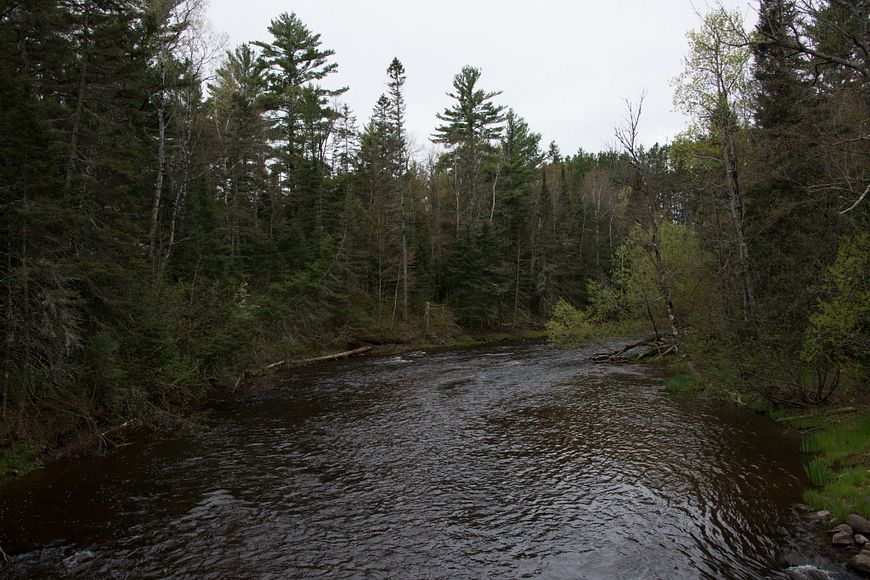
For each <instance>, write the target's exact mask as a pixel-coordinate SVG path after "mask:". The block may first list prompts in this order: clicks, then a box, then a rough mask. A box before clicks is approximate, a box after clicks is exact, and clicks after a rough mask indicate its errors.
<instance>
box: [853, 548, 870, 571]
mask: <svg viewBox="0 0 870 580" xmlns="http://www.w3.org/2000/svg"><path fill="white" fill-rule="evenodd" d="M848 564H849V567H850V568H852V569H853V570H857V571H858V572H861V573H862V574H864V575H865V576H870V552H867V551H864V552H861V553H860V554H858V555H857V556H852V557H851V558H849V562H848Z"/></svg>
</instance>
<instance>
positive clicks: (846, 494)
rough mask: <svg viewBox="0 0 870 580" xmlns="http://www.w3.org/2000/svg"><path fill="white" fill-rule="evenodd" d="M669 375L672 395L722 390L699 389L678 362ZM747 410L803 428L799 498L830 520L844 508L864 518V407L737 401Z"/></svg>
mask: <svg viewBox="0 0 870 580" xmlns="http://www.w3.org/2000/svg"><path fill="white" fill-rule="evenodd" d="M669 368H670V370H671V373H672V377H671V378H670V379H668V380H667V381H666V383H665V388H666V390H667V392H668V393H670V394H673V395H686V394H698V395H700V396H716V394H717V393H718V394H722V393H723V392H724V391H716V390H715V389H713V390H712V391H702V390H699V388H698V386H697V384H696V383H695V381H694V379H693V378H692V377H691V376H690V375H688V374H685V369H684V368H682V365H680V364H679V362H678V361H676V360H674V361H672V362H671V364H669ZM741 403H742V404H743V405H744V406H746V407H747V408H748V409H751V410H752V411H755V412H762V413H765V414H767V415H768V416H769V417H770V418H771V420H773V421H776V422H777V423H779V424H781V425H783V426H785V427H788V428H789V429H793V430H795V431H799V432H801V433H803V435H804V438H803V440H802V442H801V451H802V452H803V454H804V456H805V458H804V470H805V471H806V474H807V477H808V478H809V480H810V483H811V485H812V487H810V488H809V489H807V490H806V491H805V492H804V502H805V503H806V504H808V505H809V506H811V507H812V508H814V509H819V510H827V511H829V512H831V516H832V518H833V519H834V520H836V521H842V520H843V519H845V517H846V516H847V515H849V514H850V513H857V514H860V515H862V516H864V517H867V518H870V470H868V467H870V408H867V407H866V406H849V407H845V406H842V405H840V406H836V405H835V406H833V407H830V408H816V409H812V410H796V409H794V408H774V407H771V406H769V405H768V404H766V403H764V402H763V401H761V400H755V401H754V402H753V401H741Z"/></svg>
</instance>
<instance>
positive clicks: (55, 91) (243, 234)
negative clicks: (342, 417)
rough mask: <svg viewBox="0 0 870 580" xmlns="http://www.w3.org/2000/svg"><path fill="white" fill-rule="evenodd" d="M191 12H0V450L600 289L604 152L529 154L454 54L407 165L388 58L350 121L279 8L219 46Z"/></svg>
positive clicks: (313, 54)
mask: <svg viewBox="0 0 870 580" xmlns="http://www.w3.org/2000/svg"><path fill="white" fill-rule="evenodd" d="M203 10H204V8H203V6H202V4H201V3H200V2H199V1H198V0H28V1H27V2H14V1H6V2H3V3H0V203H2V209H3V211H2V216H3V218H2V219H3V224H2V229H0V241H2V252H3V257H4V259H3V261H2V262H3V266H2V269H3V276H2V306H0V309H2V317H0V319H2V325H3V355H2V359H3V360H2V366H3V371H2V376H3V392H2V400H0V446H3V445H9V444H12V443H13V442H15V441H20V440H23V439H25V438H33V437H35V438H37V439H40V440H42V441H44V440H47V439H50V438H52V437H55V436H56V435H57V434H59V433H65V432H71V431H73V430H76V429H80V428H82V427H87V428H89V429H95V430H96V429H97V426H98V425H102V424H105V423H108V422H119V421H122V420H124V419H126V418H129V417H137V418H139V417H147V418H150V419H160V418H162V417H169V416H170V414H169V413H168V411H171V410H172V409H177V408H179V407H184V406H190V405H194V404H196V403H197V402H198V401H200V400H201V398H202V395H203V393H204V391H205V389H206V388H207V386H208V384H209V383H218V384H232V383H233V382H235V380H236V378H237V377H238V376H239V375H240V374H241V373H242V372H243V371H244V370H246V369H255V368H259V367H261V366H263V364H264V363H266V362H271V361H274V360H280V359H285V358H287V357H288V356H293V355H294V353H301V352H303V351H313V350H340V349H341V348H343V347H345V346H351V345H354V344H360V343H364V342H365V341H372V342H377V341H390V340H407V339H410V338H414V337H417V338H420V339H423V340H430V341H434V340H439V339H442V338H444V337H445V336H450V335H451V334H454V333H457V332H463V331H467V330H478V329H486V328H492V327H495V326H499V325H514V326H523V325H527V324H529V323H532V322H535V323H540V322H542V321H543V320H545V319H546V318H547V317H548V316H549V314H550V312H551V310H552V308H553V306H554V304H555V303H556V302H557V300H558V299H559V298H563V299H566V300H569V301H571V302H573V303H576V304H582V303H584V302H585V280H586V279H590V278H591V279H596V280H603V279H605V278H606V276H607V273H608V272H609V270H610V266H611V254H612V251H613V250H614V248H615V247H616V246H617V244H618V242H619V240H620V239H621V237H623V236H624V234H625V231H626V225H625V224H624V223H622V222H620V221H619V220H618V215H619V213H618V212H617V211H616V208H617V207H622V206H624V205H625V196H624V195H623V194H622V193H620V186H619V185H618V184H617V183H616V182H614V180H613V179H612V176H611V174H612V171H613V167H614V165H615V163H616V162H617V158H618V157H619V155H617V154H612V153H607V154H601V155H593V154H588V153H584V152H582V151H581V152H579V153H577V154H576V155H569V156H563V155H562V154H561V153H560V152H559V149H558V147H557V146H556V145H555V144H551V145H550V146H549V148H547V150H546V152H545V151H543V148H542V146H541V142H540V141H541V138H540V135H539V134H537V133H535V132H534V131H533V130H532V129H531V128H530V127H529V126H528V124H527V123H526V122H525V121H524V120H523V119H522V118H521V117H520V115H519V114H517V113H515V112H514V111H512V110H510V109H507V108H506V107H505V106H504V105H503V104H501V103H500V100H501V97H500V94H499V93H498V92H497V91H490V90H486V89H484V88H482V87H483V86H484V83H483V81H482V80H481V71H480V70H479V69H476V68H474V67H470V66H469V67H464V68H463V69H462V70H461V71H459V72H458V74H457V75H456V77H455V79H454V82H453V87H452V89H451V88H450V87H445V90H450V95H451V99H452V104H451V106H450V107H448V108H447V109H446V110H444V111H442V112H440V113H438V114H437V118H438V121H437V127H434V128H433V135H432V141H433V142H434V143H436V144H438V145H437V149H438V153H431V154H429V155H424V154H423V153H422V152H421V151H414V150H412V148H411V144H410V143H409V139H408V134H407V129H406V126H405V89H404V86H405V78H406V72H405V70H404V67H403V65H402V63H401V62H400V61H399V60H398V59H395V60H393V61H392V62H387V63H384V77H383V81H384V89H385V90H384V94H383V96H382V97H381V98H380V99H379V100H378V101H377V102H376V103H374V104H373V109H372V111H371V113H370V114H369V115H367V119H366V120H363V121H360V120H358V119H357V118H356V117H355V116H354V113H353V112H352V111H351V110H350V109H349V108H348V107H347V106H346V105H344V104H342V102H341V96H342V94H343V93H344V92H345V91H346V88H345V87H340V86H337V85H336V84H335V83H334V82H333V78H334V74H333V73H334V72H335V71H336V67H337V64H336V62H335V60H334V54H333V52H332V51H331V50H329V49H328V48H326V47H324V46H323V45H322V43H321V40H320V36H319V35H318V34H317V33H315V32H313V31H311V30H309V29H308V28H307V27H306V26H305V24H304V23H303V22H301V21H300V20H299V18H298V17H297V16H295V15H294V14H282V15H280V16H278V17H277V18H275V19H274V20H273V21H272V23H271V25H270V26H269V29H268V37H269V38H270V40H269V41H266V42H252V43H248V44H243V45H241V46H239V47H236V48H234V49H232V50H230V51H226V52H224V51H223V49H222V48H221V49H218V48H216V46H217V43H216V42H215V41H214V40H213V38H212V36H213V35H211V34H210V33H209V32H208V29H207V27H206V26H205V25H204V14H203ZM420 74H422V71H421V72H420ZM436 113H437V112H436V111H433V116H434V115H435V114H436ZM433 121H434V119H433ZM433 124H435V123H433ZM434 149H435V147H433V150H434Z"/></svg>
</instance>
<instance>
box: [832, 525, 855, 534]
mask: <svg viewBox="0 0 870 580" xmlns="http://www.w3.org/2000/svg"><path fill="white" fill-rule="evenodd" d="M840 532H842V533H844V534H849V535H850V536H851V535H852V534H854V533H855V530H853V529H852V526H850V525H849V524H840V525H838V526H834V527H833V529H831V530H829V531H828V533H829V534H839V533H840Z"/></svg>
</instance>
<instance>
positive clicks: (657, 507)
mask: <svg viewBox="0 0 870 580" xmlns="http://www.w3.org/2000/svg"><path fill="white" fill-rule="evenodd" d="M582 359H583V357H582V355H581V354H578V353H577V352H565V351H558V350H554V349H551V348H549V347H547V346H543V345H531V346H530V345H523V346H503V347H498V348H488V349H478V350H466V351H450V352H440V353H434V354H425V353H421V352H414V353H408V354H403V355H401V356H394V357H386V358H371V359H360V360H355V361H348V362H344V363H335V364H329V365H322V366H318V367H316V368H309V369H303V370H300V371H297V372H295V373H293V374H290V375H288V376H286V377H284V378H283V379H281V380H277V381H276V383H275V384H274V385H273V386H272V387H271V388H267V389H262V390H259V391H257V392H256V393H254V394H253V395H249V396H247V397H245V398H241V399H233V400H228V401H223V402H221V403H219V404H217V405H215V406H214V408H213V409H211V411H210V415H209V422H210V423H211V425H212V426H213V428H212V429H211V430H210V431H209V432H208V433H206V434H205V435H203V436H201V437H199V438H189V439H182V440H174V441H168V442H161V443H152V444H146V443H144V442H143V443H138V444H136V445H134V446H131V447H128V448H125V449H122V450H120V451H118V452H117V453H115V454H113V455H112V456H111V457H107V458H91V459H85V460H82V461H78V462H74V463H67V464H64V465H60V466H55V467H52V468H50V469H46V470H43V471H41V472H38V473H35V474H33V475H32V476H29V477H27V478H24V479H22V480H19V481H16V482H12V483H11V484H8V485H7V486H6V487H5V488H3V489H2V490H0V518H2V521H0V546H2V547H3V548H4V549H5V550H6V551H7V552H10V553H14V554H15V556H14V559H15V560H16V564H15V567H14V572H15V574H16V575H20V576H42V575H51V576H64V575H70V576H78V577H94V576H129V575H132V576H137V577H140V576H148V577H166V576H197V577H199V576H212V577H275V576H295V577H299V576H324V577H348V576H373V577H433V578H454V577H475V578H480V577H537V576H542V577H547V578H578V577H579V578H614V577H623V578H624V577H645V578H673V577H687V578H721V577H729V578H758V577H764V576H771V577H778V576H783V575H784V572H783V571H784V568H785V567H786V566H787V565H789V564H796V563H798V564H800V563H805V562H807V561H811V560H812V559H813V558H807V557H806V555H807V554H812V553H814V552H818V538H817V537H816V536H815V535H814V534H813V532H812V531H810V530H808V529H807V528H806V527H805V525H804V524H803V523H802V522H801V520H800V518H799V517H798V515H797V514H796V513H795V512H794V510H793V509H792V507H791V504H793V503H794V502H796V501H799V500H800V495H801V489H802V486H803V483H804V482H803V480H802V478H803V475H802V470H801V467H800V457H799V452H798V445H797V440H796V439H795V438H793V437H788V436H785V435H783V434H782V433H781V431H780V430H779V429H778V428H777V427H776V426H775V425H773V424H771V423H770V422H768V421H766V420H764V419H762V418H758V417H754V416H750V415H748V414H746V413H741V412H736V411H729V410H728V409H723V408H719V407H717V406H715V405H712V404H701V403H699V402H698V401H693V400H691V399H681V398H672V397H669V396H667V395H666V394H665V393H664V392H663V388H662V383H663V380H662V375H661V373H660V372H659V371H656V370H653V369H649V368H645V367H629V366H619V367H616V366H600V365H599V366H591V365H586V364H583V363H582ZM783 554H786V556H785V557H784V556H783ZM820 558H821V556H816V557H815V560H819V559H820ZM796 559H797V560H800V559H803V560H804V561H798V562H796V561H795V560H796ZM813 563H815V564H817V565H823V566H827V567H828V568H830V569H835V570H836V569H837V566H836V565H834V564H830V563H827V562H825V561H824V560H822V561H821V563H820V562H819V561H815V562H813ZM7 571H8V570H7ZM838 573H839V574H840V575H841V576H843V577H844V573H843V572H842V571H840V572H838Z"/></svg>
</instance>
